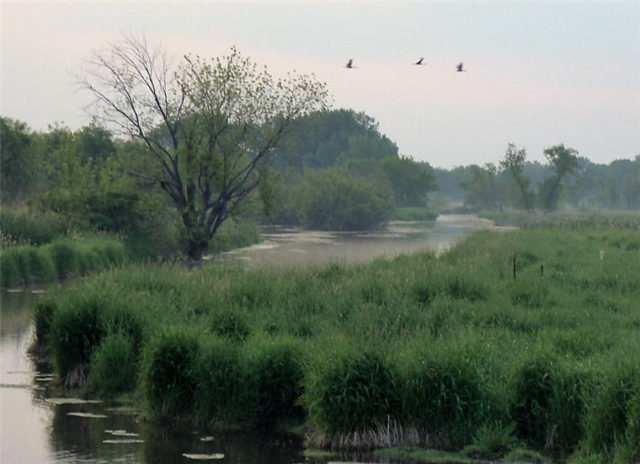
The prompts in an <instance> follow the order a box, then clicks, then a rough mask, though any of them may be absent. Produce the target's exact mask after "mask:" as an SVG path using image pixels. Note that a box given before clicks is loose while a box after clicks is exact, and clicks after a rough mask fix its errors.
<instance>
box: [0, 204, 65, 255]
mask: <svg viewBox="0 0 640 464" xmlns="http://www.w3.org/2000/svg"><path fill="white" fill-rule="evenodd" d="M0 229H1V231H2V238H3V240H7V239H10V240H13V241H15V242H16V243H17V244H20V245H34V246H40V245H44V244H46V243H49V242H51V241H53V240H55V239H56V238H59V237H61V236H63V235H64V234H65V232H66V230H67V224H66V222H65V221H64V219H63V218H62V217H60V216H59V215H57V214H55V213H52V212H45V213H42V212H38V213H36V212H33V211H28V210H12V209H8V208H0Z"/></svg>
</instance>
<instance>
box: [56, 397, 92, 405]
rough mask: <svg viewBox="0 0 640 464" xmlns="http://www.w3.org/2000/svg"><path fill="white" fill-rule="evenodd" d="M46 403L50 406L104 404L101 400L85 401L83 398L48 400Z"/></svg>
mask: <svg viewBox="0 0 640 464" xmlns="http://www.w3.org/2000/svg"><path fill="white" fill-rule="evenodd" d="M45 402H47V403H49V404H55V405H59V404H98V403H102V401H99V400H83V399H81V398H47V399H45Z"/></svg>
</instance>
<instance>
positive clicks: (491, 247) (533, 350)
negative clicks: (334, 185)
mask: <svg viewBox="0 0 640 464" xmlns="http://www.w3.org/2000/svg"><path fill="white" fill-rule="evenodd" d="M639 253H640V247H639V246H638V237H637V232H636V231H635V230H622V229H610V228H607V229H604V228H598V227H593V228H584V227H583V228H581V229H580V230H569V231H558V230H553V229H544V228H543V229H535V230H530V231H521V232H518V231H514V232H502V233H495V232H493V233H490V232H482V233H478V234H476V235H474V236H473V237H472V238H469V239H467V240H465V241H464V242H462V243H460V244H458V245H457V246H455V247H454V248H452V249H451V250H449V251H447V252H445V253H444V254H442V256H439V257H438V256H435V255H434V254H432V253H428V252H424V253H418V254H415V255H411V256H400V257H397V258H395V259H393V260H383V259H380V260H376V261H374V262H372V263H370V264H362V265H355V266H348V267H347V266H342V265H337V264H332V265H327V266H322V267H317V268H316V267H312V268H298V269H290V270H279V269H259V270H255V271H245V270H242V269H240V268H237V267H228V266H221V265H212V266H205V267H203V268H202V269H200V270H197V271H191V272H186V271H183V270H181V269H180V268H175V267H149V266H134V267H130V268H128V269H124V270H118V271H112V272H108V273H104V274H102V275H100V276H97V277H95V278H93V279H90V280H88V281H86V282H77V283H71V284H70V285H69V286H68V287H67V288H65V289H63V290H61V291H60V292H58V293H54V294H52V295H50V297H49V298H50V299H51V300H52V301H55V305H48V306H47V305H46V304H45V305H44V306H43V307H42V309H40V310H39V311H38V313H41V314H42V319H43V320H44V322H43V323H42V324H40V327H41V329H39V331H40V332H46V330H47V327H50V331H49V333H48V334H46V335H45V334H43V335H42V338H43V339H44V340H46V339H47V338H48V340H49V341H50V343H51V345H52V348H53V353H54V355H55V359H56V365H57V366H58V369H59V372H60V374H61V375H65V374H66V373H67V372H68V370H69V369H72V368H73V367H74V365H75V364H76V363H90V364H89V384H90V385H92V382H94V383H93V385H97V383H95V382H96V381H93V380H92V378H91V376H92V375H93V374H91V372H92V369H93V363H94V362H95V363H98V364H97V371H96V372H97V374H96V375H97V376H98V377H99V376H100V375H102V374H100V373H101V372H104V369H105V366H117V365H118V364H119V363H118V362H117V361H116V359H117V358H118V357H121V358H122V366H123V367H122V368H123V372H122V373H115V372H114V373H113V375H114V380H115V379H117V378H129V377H130V373H129V372H130V371H128V370H126V369H129V368H130V366H132V365H141V366H142V367H141V372H142V375H141V378H140V382H141V383H140V385H141V391H142V393H143V396H144V400H145V404H146V410H147V413H148V414H149V415H150V416H152V417H154V418H156V419H162V418H171V417H173V418H176V417H182V418H185V417H189V418H191V419H195V420H197V421H199V422H201V423H209V422H223V423H239V424H244V425H245V426H252V427H267V428H273V427H274V426H275V425H277V423H281V422H290V421H296V420H297V421H300V420H305V421H306V423H307V424H308V425H309V426H310V427H312V428H313V430H314V431H315V433H316V434H317V435H318V436H323V437H324V439H322V440H324V443H333V444H335V445H338V444H340V443H342V445H344V446H346V443H349V444H350V446H357V443H356V442H354V441H353V440H355V439H354V437H365V436H366V431H367V430H374V431H381V430H387V429H389V430H394V433H396V432H397V433H396V435H397V437H399V438H398V441H397V442H396V444H402V443H406V442H411V443H412V444H416V443H417V444H421V445H423V446H432V447H440V448H447V449H461V448H463V447H465V446H467V445H469V448H468V449H467V451H466V452H468V453H469V455H474V456H482V455H485V456H488V455H492V456H494V457H495V456H497V454H502V455H504V454H509V453H511V454H513V455H514V456H515V455H516V454H517V455H524V454H527V452H523V451H521V450H520V448H522V447H524V446H527V447H529V448H533V449H535V450H537V451H538V452H543V453H546V454H554V455H556V454H559V455H564V456H566V455H571V454H573V457H574V459H578V458H580V459H596V460H599V461H600V462H623V457H625V456H626V457H629V456H637V453H638V449H637V442H636V440H635V436H636V435H634V434H635V432H636V431H637V430H638V395H639V390H638V378H639V377H638V376H639V375H640V374H639V372H640V364H638V360H640V345H639V344H638V340H640V337H639V335H640V334H639V333H638V330H639V327H640V319H639V316H638V313H637V310H636V309H637V304H636V302H637V300H638V298H639V297H640V294H639V292H640V280H639V279H640V267H639V266H640V255H639ZM514 256H515V257H516V264H517V274H516V278H515V281H514V275H513V272H512V271H513V268H512V266H513V257H514ZM541 266H544V274H543V275H541V273H540V269H541ZM49 320H50V322H47V321H49ZM38 337H39V338H40V337H41V336H40V334H39V335H38ZM115 340H120V342H118V343H119V344H120V345H121V346H120V347H118V348H116V346H115V345H116V344H117V342H116V341H115ZM131 341H137V342H138V344H139V347H140V348H134V346H133V344H132V343H131ZM122 347H130V349H124V348H122ZM621 360H624V361H623V362H621ZM127 366H129V367H127ZM136 386H137V384H136V382H135V379H131V381H130V383H129V384H128V385H127V386H126V388H128V389H135V388H136ZM122 388H125V386H124V384H120V383H117V384H115V385H112V386H108V387H105V389H104V391H102V392H101V394H107V390H111V391H112V392H115V391H120V390H121V389H122ZM345 411H347V413H345ZM389 421H391V422H389ZM385 424H397V425H395V426H393V427H392V426H389V427H387V426H386V425H385ZM394 427H395V428H394ZM400 430H402V432H400ZM376 433H378V432H376ZM380 433H381V432H380ZM396 435H394V436H396ZM342 437H350V438H349V440H351V441H349V440H347V439H344V440H343V438H342ZM416 437H417V438H416ZM322 440H319V441H322ZM367 443H369V442H366V443H365V442H360V444H359V445H360V446H372V445H370V444H369V445H367ZM381 443H382V442H381ZM384 443H388V441H384ZM385 446H389V445H385ZM496 453H497V454H496Z"/></svg>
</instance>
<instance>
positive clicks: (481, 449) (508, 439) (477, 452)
mask: <svg viewBox="0 0 640 464" xmlns="http://www.w3.org/2000/svg"><path fill="white" fill-rule="evenodd" d="M517 444H518V439H517V438H516V436H515V426H514V425H513V424H509V425H506V426H504V425H502V423H500V422H499V423H497V424H489V425H482V426H481V427H480V428H479V429H478V430H477V431H476V432H475V433H474V435H473V443H472V444H471V445H469V446H466V447H465V448H464V449H463V450H462V454H463V455H465V456H469V457H471V458H474V459H499V458H501V457H503V456H505V455H507V454H508V453H509V452H511V451H512V450H514V449H515V448H516V446H517Z"/></svg>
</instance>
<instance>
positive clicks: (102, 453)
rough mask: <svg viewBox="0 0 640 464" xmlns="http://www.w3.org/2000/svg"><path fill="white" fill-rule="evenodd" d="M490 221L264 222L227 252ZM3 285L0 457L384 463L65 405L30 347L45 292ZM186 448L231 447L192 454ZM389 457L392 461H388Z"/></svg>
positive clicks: (400, 235)
mask: <svg viewBox="0 0 640 464" xmlns="http://www.w3.org/2000/svg"><path fill="white" fill-rule="evenodd" d="M491 227H492V224H491V223H490V222H489V221H485V220H482V219H478V218H474V217H470V216H455V215H447V216H441V217H440V218H439V219H438V221H436V222H435V223H410V222H396V223H392V224H390V226H389V228H388V229H387V230H385V231H382V232H378V233H362V234H359V233H328V232H326V233H325V232H302V231H296V230H290V229H277V230H276V229H272V230H265V231H264V233H263V237H264V239H265V240H264V242H263V243H261V244H259V245H256V246H253V247H249V248H244V249H242V250H236V251H233V252H229V253H226V254H225V255H224V256H223V257H221V258H216V259H224V260H241V261H243V262H246V263H247V264H248V265H249V266H259V265H264V264H268V265H276V266H295V265H308V264H322V263H326V262H344V263H353V262H362V261H367V260H370V259H373V258H374V257H380V256H387V257H392V256H395V255H398V254H401V253H408V252H411V251H415V250H417V249H422V248H431V249H435V250H436V251H440V250H442V249H444V248H446V247H448V246H450V245H451V244H453V243H455V242H456V241H457V240H459V239H460V238H462V237H464V236H466V235H468V234H470V233H471V232H473V231H475V230H479V229H486V228H491ZM33 290H34V289H24V290H22V291H19V292H7V291H3V292H2V301H1V305H2V306H1V313H0V317H1V318H0V322H1V323H0V462H1V463H2V464H13V463H16V464H19V463H25V464H29V463H33V464H39V463H55V464H61V463H91V464H98V463H112V462H118V463H136V464H137V463H158V464H169V463H188V462H192V463H193V462H221V463H235V464H240V463H264V464H291V463H300V462H316V463H325V462H329V461H332V460H333V461H340V460H342V461H351V460H354V459H359V460H366V461H367V462H376V461H377V462H383V461H380V460H376V459H375V458H374V457H372V456H333V457H331V458H319V459H317V460H311V461H309V460H308V459H306V458H305V456H304V455H303V446H302V442H301V440H300V439H299V438H296V437H289V436H272V437H256V436H252V435H249V434H243V433H238V432H235V433H231V432H228V433H220V432H214V433H212V432H209V431H203V430H192V429H186V430H184V429H176V428H171V429H167V428H160V427H156V426H152V425H150V424H147V423H144V422H142V421H140V420H139V419H138V417H137V415H136V414H133V413H131V412H130V411H127V410H126V409H123V408H118V405H113V404H104V403H87V404H60V402H59V401H57V400H56V398H53V397H52V395H53V393H52V391H51V388H50V387H49V386H48V385H49V380H50V379H51V376H50V374H51V368H50V366H48V365H46V364H43V363H41V362H38V361H37V360H36V359H35V358H33V357H31V356H30V355H29V354H28V353H27V350H28V347H29V345H30V344H31V343H32V341H33V332H34V329H33V321H32V319H33V306H34V304H35V302H36V301H37V299H38V298H39V292H38V290H37V289H36V291H35V292H34V291H33ZM185 454H193V455H197V454H200V455H211V456H213V455H218V457H220V455H223V456H224V457H223V458H222V459H219V460H211V461H194V460H191V459H189V458H187V457H185V456H184V455H185ZM384 462H389V461H384Z"/></svg>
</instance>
